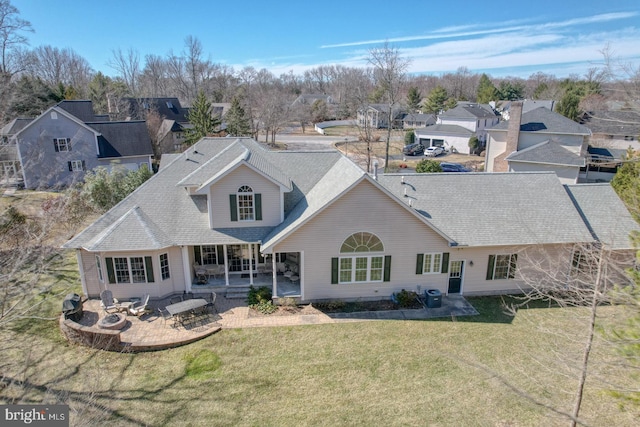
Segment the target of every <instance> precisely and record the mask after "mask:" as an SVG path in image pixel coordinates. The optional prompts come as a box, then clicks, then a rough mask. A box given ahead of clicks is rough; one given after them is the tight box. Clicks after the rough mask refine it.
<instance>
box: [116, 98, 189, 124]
mask: <svg viewBox="0 0 640 427" xmlns="http://www.w3.org/2000/svg"><path fill="white" fill-rule="evenodd" d="M122 100H123V101H124V102H126V103H127V104H128V108H129V112H130V116H131V117H132V118H134V119H137V120H144V119H145V114H146V112H147V111H149V110H154V111H157V112H158V114H159V115H160V117H162V118H164V119H167V120H174V121H176V122H178V123H186V122H188V121H189V120H188V118H187V114H188V112H189V109H188V108H183V107H182V106H181V105H180V101H179V100H178V98H171V97H166V98H122Z"/></svg>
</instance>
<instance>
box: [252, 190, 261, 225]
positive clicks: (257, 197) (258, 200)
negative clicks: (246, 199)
mask: <svg viewBox="0 0 640 427" xmlns="http://www.w3.org/2000/svg"><path fill="white" fill-rule="evenodd" d="M253 200H254V201H255V204H256V221H262V194H259V193H258V194H255V195H254V196H253Z"/></svg>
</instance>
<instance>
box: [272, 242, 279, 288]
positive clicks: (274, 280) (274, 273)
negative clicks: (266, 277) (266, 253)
mask: <svg viewBox="0 0 640 427" xmlns="http://www.w3.org/2000/svg"><path fill="white" fill-rule="evenodd" d="M277 265H278V263H277V262H276V253H275V252H272V254H271V266H272V267H271V270H272V272H271V275H272V278H271V281H272V283H273V294H272V295H273V296H275V297H277V296H278V269H277V268H276V267H277Z"/></svg>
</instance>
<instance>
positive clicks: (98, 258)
mask: <svg viewBox="0 0 640 427" xmlns="http://www.w3.org/2000/svg"><path fill="white" fill-rule="evenodd" d="M96 269H97V270H98V280H100V282H104V275H103V274H102V262H101V260H100V255H96Z"/></svg>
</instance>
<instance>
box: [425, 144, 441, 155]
mask: <svg viewBox="0 0 640 427" xmlns="http://www.w3.org/2000/svg"><path fill="white" fill-rule="evenodd" d="M442 153H444V148H442V147H438V146H435V145H434V146H433V147H429V148H427V149H426V150H425V152H424V155H425V156H428V157H438V156H439V155H440V154H442Z"/></svg>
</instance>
